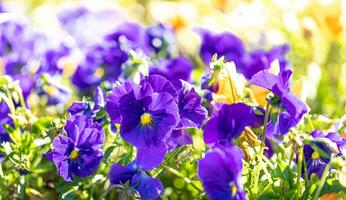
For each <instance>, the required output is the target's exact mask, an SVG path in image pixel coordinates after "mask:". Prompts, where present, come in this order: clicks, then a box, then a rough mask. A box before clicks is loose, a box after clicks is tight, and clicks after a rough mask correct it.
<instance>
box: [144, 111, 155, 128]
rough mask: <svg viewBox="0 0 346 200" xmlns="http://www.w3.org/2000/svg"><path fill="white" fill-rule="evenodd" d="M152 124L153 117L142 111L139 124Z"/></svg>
mask: <svg viewBox="0 0 346 200" xmlns="http://www.w3.org/2000/svg"><path fill="white" fill-rule="evenodd" d="M151 124H153V118H152V117H151V116H150V114H149V113H144V114H143V115H142V116H141V125H142V126H147V125H151Z"/></svg>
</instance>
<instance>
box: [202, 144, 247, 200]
mask: <svg viewBox="0 0 346 200" xmlns="http://www.w3.org/2000/svg"><path fill="white" fill-rule="evenodd" d="M243 157H244V156H243V152H242V151H241V150H240V149H239V148H238V147H236V146H227V147H225V146H216V147H214V148H212V149H211V150H210V151H209V152H208V153H207V154H206V155H205V157H204V158H202V159H201V160H199V162H198V176H199V178H200V179H201V181H202V183H203V187H204V189H205V191H206V193H207V194H208V196H209V198H210V199H211V200H220V199H225V200H233V199H235V200H238V199H240V200H245V199H246V197H245V192H244V190H243V188H242V183H241V175H242V169H243V164H242V158H243Z"/></svg>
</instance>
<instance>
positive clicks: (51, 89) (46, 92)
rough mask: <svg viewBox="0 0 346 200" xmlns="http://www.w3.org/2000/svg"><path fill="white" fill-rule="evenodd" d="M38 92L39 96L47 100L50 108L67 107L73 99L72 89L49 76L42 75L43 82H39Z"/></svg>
mask: <svg viewBox="0 0 346 200" xmlns="http://www.w3.org/2000/svg"><path fill="white" fill-rule="evenodd" d="M37 90H38V95H39V96H41V97H42V96H44V97H45V98H46V99H47V102H46V105H48V106H51V105H65V104H66V103H67V102H68V101H69V100H70V98H71V91H70V89H69V88H67V87H66V86H64V85H62V84H60V83H59V82H58V81H57V80H56V79H54V77H50V76H49V75H47V74H44V75H42V76H41V81H39V82H37Z"/></svg>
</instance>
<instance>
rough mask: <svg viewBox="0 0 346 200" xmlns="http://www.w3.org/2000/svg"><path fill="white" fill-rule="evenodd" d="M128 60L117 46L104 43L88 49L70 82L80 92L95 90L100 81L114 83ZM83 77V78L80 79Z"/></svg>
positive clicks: (125, 54) (126, 55)
mask: <svg viewBox="0 0 346 200" xmlns="http://www.w3.org/2000/svg"><path fill="white" fill-rule="evenodd" d="M127 59H128V54H127V53H126V52H125V51H123V50H122V49H120V47H119V46H118V45H117V44H111V43H107V42H105V43H104V44H99V45H95V46H93V47H90V48H88V50H87V53H86V55H85V58H84V59H83V61H82V62H81V63H80V65H79V66H78V67H77V69H76V72H75V73H74V75H73V77H72V82H73V84H74V85H76V86H77V87H78V88H79V89H81V90H90V89H92V88H96V87H97V86H98V85H99V84H100V83H101V82H102V81H105V80H107V81H109V82H112V83H113V82H115V81H117V80H118V78H119V76H120V74H121V72H122V69H121V65H122V64H123V63H125V62H126V61H127ZM81 77H83V78H81Z"/></svg>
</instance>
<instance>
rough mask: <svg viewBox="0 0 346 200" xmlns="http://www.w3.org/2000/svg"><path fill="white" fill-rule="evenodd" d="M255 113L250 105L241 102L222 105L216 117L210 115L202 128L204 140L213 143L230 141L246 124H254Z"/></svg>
mask: <svg viewBox="0 0 346 200" xmlns="http://www.w3.org/2000/svg"><path fill="white" fill-rule="evenodd" d="M254 119H255V113H254V111H253V108H252V107H251V106H248V105H246V104H243V103H236V104H232V105H227V104H225V105H223V106H222V108H221V110H219V111H218V114H217V116H216V117H212V118H211V119H210V120H209V121H208V122H207V124H206V126H205V128H204V141H205V143H207V144H210V145H213V144H215V143H216V142H218V141H227V142H231V141H232V139H234V138H235V137H237V136H238V135H239V134H240V133H241V132H242V131H243V130H244V128H245V127H246V126H252V125H254V121H255V120H254Z"/></svg>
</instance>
